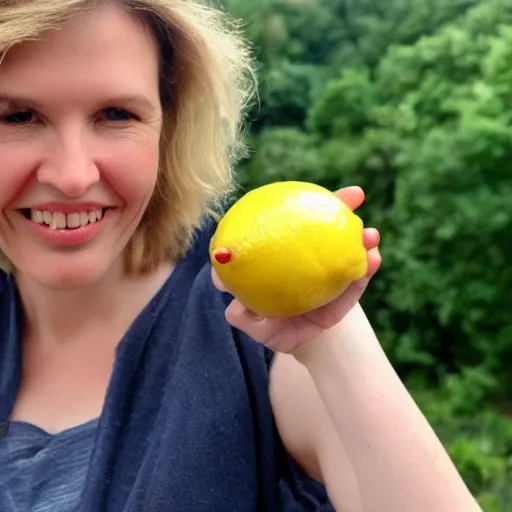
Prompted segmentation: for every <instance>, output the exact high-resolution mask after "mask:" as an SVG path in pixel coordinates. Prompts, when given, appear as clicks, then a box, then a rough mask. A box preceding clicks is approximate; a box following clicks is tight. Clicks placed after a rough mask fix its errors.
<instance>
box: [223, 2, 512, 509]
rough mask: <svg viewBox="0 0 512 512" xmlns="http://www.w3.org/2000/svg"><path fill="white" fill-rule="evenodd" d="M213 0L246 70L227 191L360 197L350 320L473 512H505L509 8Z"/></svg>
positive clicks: (511, 356) (511, 126) (511, 250)
mask: <svg viewBox="0 0 512 512" xmlns="http://www.w3.org/2000/svg"><path fill="white" fill-rule="evenodd" d="M223 4H224V5H225V6H226V7H227V9H228V10H229V11H230V12H231V13H232V14H234V15H235V16H236V17H239V18H242V19H243V20H244V22H245V28H246V33H247V35H248V37H249V38H250V40H251V41H252V42H253V44H254V51H255V52H256V55H257V58H258V62H259V68H258V76H259V80H260V84H261V89H260V101H259V103H258V105H255V106H254V108H253V110H252V111H251V116H250V117H251V125H250V134H249V137H250V142H251V147H252V150H253V152H252V156H251V157H250V158H249V159H247V160H246V161H244V162H243V163H242V164H241V166H240V182H241V186H242V189H241V192H242V191H243V190H247V189H250V188H253V187H255V186H258V185H261V184H264V183H268V182H271V181H276V180H282V179H303V180H308V181H314V182H317V183H319V184H322V185H324V186H327V187H329V188H331V189H336V188H337V187H340V186H343V185H347V184H359V185H361V186H362V187H363V188H364V189H365V191H366V193H367V202H366V204H365V206H364V207H363V208H362V209H361V210H360V215H361V216H362V217H363V219H364V220H365V222H366V223H367V224H368V225H374V226H376V227H378V228H379V229H380V231H381V234H382V253H383V258H384V263H383V267H382V270H381V271H380V273H379V275H378V277H377V278H376V279H375V280H374V282H373V284H372V286H371V289H370V290H369V291H368V293H367V296H366V298H365V300H364V306H365V309H366V310H367V312H368V315H369V316H370V318H371V320H372V322H373V324H374V326H375V329H376V332H377V334H378V336H379V338H380V339H381V341H382V343H383V345H384V347H385V349H386V351H387V353H388V355H389V357H390V358H391V360H392V362H393V364H394V365H395V367H396V368H397V370H398V371H399V373H400V375H401V376H402V378H403V379H404V381H405V382H406V383H407V385H408V387H409V389H410V390H411V392H412V393H413V395H414V396H415V398H416V400H417V401H418V403H419V404H420V406H421V407H422V409H423V411H424V412H425V414H426V415H427V416H428V418H429V420H430V421H431V422H432V424H433V425H434V427H435V429H436V431H437V433H438V434H439V435H440V436H441V438H442V440H443V442H444V443H445V445H446V446H447V448H448V449H449V452H450V454H451V455H452V457H453V459H454V461H455V462H456V464H457V466H458V468H459V470H460V471H461V472H462V474H463V476H464V478H465V480H466V482H467V483H468V485H469V486H470V488H471V490H472V491H473V492H474V493H475V494H476V495H477V496H478V498H479V500H480V502H481V504H482V506H483V508H484V510H485V511H489V512H505V511H512V422H511V421H510V420H509V419H507V416H508V413H509V412H510V410H511V408H510V399H509V397H510V395H511V392H512V373H511V372H510V371H509V364H510V361H512V322H511V321H510V320H509V318H508V315H509V313H510V311H511V310H512V293H511V288H512V265H510V264H509V258H511V257H512V173H511V162H512V2H510V1H509V0H472V1H471V0H467V1H463V0H386V1H382V0H265V1H264V0H224V2H223Z"/></svg>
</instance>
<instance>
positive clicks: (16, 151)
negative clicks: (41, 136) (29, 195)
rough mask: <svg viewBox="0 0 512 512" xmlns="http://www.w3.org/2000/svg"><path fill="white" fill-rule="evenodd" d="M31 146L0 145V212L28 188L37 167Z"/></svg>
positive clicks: (35, 152)
mask: <svg viewBox="0 0 512 512" xmlns="http://www.w3.org/2000/svg"><path fill="white" fill-rule="evenodd" d="M36 154H37V151H35V150H34V148H33V147H31V145H29V144H27V145H21V144H20V145H12V144H4V145H2V144H0V155H1V159H0V210H3V209H6V208H8V207H9V205H11V204H12V203H14V201H16V199H17V198H19V197H20V196H21V195H22V194H23V191H24V190H25V188H27V187H28V185H29V182H30V180H31V177H32V176H33V174H34V172H33V171H34V169H35V168H36V166H37V155H36Z"/></svg>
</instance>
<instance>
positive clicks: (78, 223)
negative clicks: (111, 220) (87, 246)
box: [22, 208, 108, 229]
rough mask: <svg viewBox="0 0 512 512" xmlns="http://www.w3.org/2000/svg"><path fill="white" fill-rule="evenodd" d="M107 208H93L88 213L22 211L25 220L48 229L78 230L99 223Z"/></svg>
mask: <svg viewBox="0 0 512 512" xmlns="http://www.w3.org/2000/svg"><path fill="white" fill-rule="evenodd" d="M107 210H108V208H95V209H93V210H89V211H80V212H72V213H63V212H50V211H47V210H46V211H43V210H35V209H25V210H22V211H23V214H24V215H25V218H26V219H29V220H31V221H32V222H35V223H36V224H40V225H43V226H48V227H49V228H50V229H78V228H81V227H82V228H83V227H85V226H87V225H89V224H94V223H96V222H99V221H101V219H102V218H103V216H104V215H105V213H106V211H107Z"/></svg>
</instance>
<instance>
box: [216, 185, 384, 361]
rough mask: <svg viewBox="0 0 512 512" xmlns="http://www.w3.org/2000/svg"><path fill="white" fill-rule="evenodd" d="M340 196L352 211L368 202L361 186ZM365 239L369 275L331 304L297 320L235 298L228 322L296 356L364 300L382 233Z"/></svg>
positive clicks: (218, 282) (366, 231) (370, 230)
mask: <svg viewBox="0 0 512 512" xmlns="http://www.w3.org/2000/svg"><path fill="white" fill-rule="evenodd" d="M336 195H337V196H338V197H339V198H340V199H341V200H343V201H344V202H345V203H346V204H347V205H348V206H349V207H350V208H351V209H352V210H355V209H356V208H358V207H359V206H361V204H362V203H363V201H364V199H365V196H364V192H363V190H362V189H361V188H360V187H347V188H343V189H341V190H339V191H338V192H336ZM363 240H364V245H365V248H366V250H367V255H368V272H367V274H366V276H365V277H363V278H362V279H360V280H358V281H356V282H354V283H352V284H351V285H350V286H349V287H348V288H347V289H346V290H345V291H344V292H343V293H342V294H341V295H340V296H339V297H337V298H336V299H335V300H333V301H332V302H330V303H329V304H327V305H325V306H323V307H321V308H319V309H316V310H314V311H311V312H309V313H306V314H304V315H300V316H296V317H290V318H262V317H260V316H257V315H255V314H254V313H253V312H252V311H249V310H248V309H246V308H245V307H244V306H243V305H242V304H241V303H240V302H239V301H238V300H236V298H235V299H234V300H233V301H232V303H231V304H230V305H229V306H228V308H227V309H226V319H227V321H228V322H229V323H230V324H231V325H232V326H233V327H235V328H237V329H240V330H241V331H243V332H245V333H246V334H247V335H248V336H250V337H251V338H253V339H254V340H256V341H258V342H260V343H262V344H264V345H266V346H267V347H269V348H270V349H272V350H273V351H275V352H283V353H293V352H294V350H295V349H297V348H298V347H300V346H301V345H303V344H304V343H306V342H307V341H309V340H311V339H313V338H316V337H317V336H319V335H320V334H322V333H323V332H324V331H326V330H327V329H330V328H331V327H333V326H334V325H336V324H338V323H339V322H340V321H341V320H342V319H343V318H344V316H345V315H346V314H347V313H348V312H349V311H350V310H351V309H352V308H353V307H354V306H355V305H356V304H357V302H358V301H359V299H360V298H361V296H362V294H363V293H364V291H365V289H366V286H367V285H368V282H369V281H370V279H371V278H372V276H373V275H374V274H375V272H377V270H378V268H379V266H380V264H381V257H380V254H379V249H378V245H379V242H380V235H379V232H378V231H377V230H376V229H373V228H366V229H364V232H363ZM212 279H213V283H214V285H215V286H216V287H217V288H218V289H219V290H221V291H227V292H229V290H227V288H226V287H225V286H224V285H223V284H222V282H221V280H220V278H219V276H218V274H217V273H216V272H215V270H213V269H212Z"/></svg>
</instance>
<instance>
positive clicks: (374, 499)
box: [296, 306, 481, 512]
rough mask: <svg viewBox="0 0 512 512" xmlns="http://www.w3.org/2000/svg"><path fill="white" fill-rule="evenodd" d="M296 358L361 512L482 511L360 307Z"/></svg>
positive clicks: (305, 347)
mask: <svg viewBox="0 0 512 512" xmlns="http://www.w3.org/2000/svg"><path fill="white" fill-rule="evenodd" d="M296 357H297V358H298V359H299V361H301V362H302V363H303V364H304V365H305V366H306V368H307V369H308V370H309V373H310V374H311V376H312V378H313V381H314V382H315V385H316V387H317V389H318V391H319V393H320V396H321V398H322V400H323V402H324V404H325V406H326V408H327V410H328V412H329V414H330V416H331V418H332V421H333V423H334V425H335V427H336V430H337V432H338V433H339V436H340V438H341V441H342V443H343V445H344V446H345V447H346V450H347V453H348V456H349V458H350V460H351V462H352V465H353V468H354V471H355V473H356V477H357V479H358V484H359V489H360V491H361V496H362V499H363V506H364V510H365V512H374V511H375V512H410V511H414V512H434V511H435V512H472V511H479V510H481V509H480V508H479V507H478V505H477V504H476V501H475V500H474V498H473V497H472V496H471V494H470V493H469V491H468V489H467V487H466V486H465V484H464V482H463V481H462V479H461V478H460V476H459V474H458V473H457V470H456V469H455V467H454V465H453V463H452V462H451V460H450V458H449V457H448V455H447V453H446V451H445V450H444V448H443V446H442V444H441V443H440V441H439V440H438V438H437V437H436V435H435V434H434V432H433V430H432V428H431V427H430V425H429V424H428V422H427V421H426V419H425V418H424V416H423V414H422V413H421V411H420V410H419V408H418V407H417V406H416V404H415V403H414V401H413V399H412V398H411V396H410V395H409V393H408V392H407V390H406V388H405V387H404V386H403V384H402V382H401V381H400V379H399V378H398V376H397V374H396V373H395V371H394V369H393V368H392V366H391V364H390V363H389V361H388V359H387V357H386V355H385V354H384V352H383V350H382V348H381V347H380V344H379V342H378V340H377V339H376V337H375V334H374V333H373V330H372V328H371V327H370V325H369V323H368V321H367V320H366V317H365V315H364V313H363V312H362V310H361V308H360V307H359V306H357V307H356V308H354V309H353V310H352V311H351V312H350V313H349V315H347V317H346V318H345V319H344V320H343V322H341V323H340V324H339V325H338V326H336V327H334V328H333V329H331V330H329V331H328V332H326V333H325V334H324V335H322V336H321V339H320V338H319V339H316V340H312V342H310V343H308V345H307V346H304V347H302V348H301V349H300V351H299V352H298V353H297V355H296Z"/></svg>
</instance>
